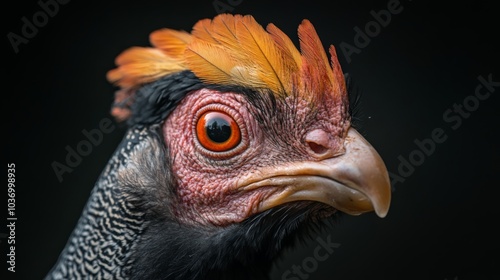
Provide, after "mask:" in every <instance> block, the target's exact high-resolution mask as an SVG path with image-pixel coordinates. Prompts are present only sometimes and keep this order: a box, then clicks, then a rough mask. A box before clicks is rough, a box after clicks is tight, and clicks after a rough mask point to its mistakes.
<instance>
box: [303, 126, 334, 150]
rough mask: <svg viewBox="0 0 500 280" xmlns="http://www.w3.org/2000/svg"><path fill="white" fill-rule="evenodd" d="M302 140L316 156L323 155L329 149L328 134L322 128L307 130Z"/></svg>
mask: <svg viewBox="0 0 500 280" xmlns="http://www.w3.org/2000/svg"><path fill="white" fill-rule="evenodd" d="M304 140H305V142H306V144H307V145H308V146H309V149H310V150H311V151H312V152H313V153H314V154H315V155H317V156H323V155H325V154H327V152H328V151H329V150H330V136H329V135H328V133H326V131H324V130H322V129H315V130H312V131H309V132H308V133H307V135H306V137H305V139H304Z"/></svg>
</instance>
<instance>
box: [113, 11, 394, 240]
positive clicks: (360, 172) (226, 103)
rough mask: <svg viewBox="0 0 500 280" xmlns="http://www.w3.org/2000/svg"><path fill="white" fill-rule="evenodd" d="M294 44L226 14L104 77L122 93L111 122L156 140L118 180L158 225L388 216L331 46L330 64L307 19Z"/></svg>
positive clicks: (381, 182) (166, 34) (131, 52)
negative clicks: (277, 213) (277, 214)
mask: <svg viewBox="0 0 500 280" xmlns="http://www.w3.org/2000/svg"><path fill="white" fill-rule="evenodd" d="M298 39H299V47H298V48H297V47H296V46H295V44H294V43H293V42H292V40H291V39H290V38H289V37H288V36H287V35H285V34H284V33H283V32H282V31H281V30H280V29H278V28H277V27H276V26H275V25H273V24H269V25H267V27H266V28H263V27H262V26H261V25H259V24H258V23H257V22H256V21H255V19H254V18H253V17H252V16H248V15H246V16H242V15H229V14H221V15H218V16H216V17H215V18H213V19H205V20H201V21H199V22H198V23H196V24H195V25H194V27H193V29H192V31H191V32H190V33H188V32H184V31H178V30H173V29H166V28H165V29H160V30H157V31H155V32H153V33H152V34H151V35H150V41H151V44H152V47H132V48H129V49H127V50H125V51H124V52H123V53H122V54H120V55H119V56H118V57H117V59H116V64H117V67H116V68H115V69H112V70H111V71H109V72H108V75H107V77H108V80H109V81H110V82H112V83H113V84H115V85H117V86H119V87H120V90H119V91H118V92H117V94H116V102H115V104H114V106H113V109H112V114H113V115H114V116H115V117H116V118H117V119H118V120H119V121H125V120H126V121H127V122H128V123H129V125H130V126H132V127H140V128H143V127H155V133H156V135H157V137H153V138H154V139H155V140H154V141H153V140H152V141H149V144H148V145H149V146H148V145H142V146H141V145H140V144H139V145H138V147H139V148H137V149H135V151H134V152H133V153H132V154H131V155H130V157H129V158H128V160H129V163H128V164H126V165H124V167H123V168H122V170H121V171H120V172H121V173H120V174H121V175H120V176H119V180H121V182H122V185H124V186H125V185H126V186H128V189H127V190H126V191H124V192H125V193H127V194H128V196H127V197H129V198H130V197H132V198H134V197H135V201H136V202H137V201H138V202H137V203H136V204H137V205H142V207H145V206H144V205H148V206H147V207H146V208H148V207H149V208H148V210H149V211H151V212H153V213H154V214H152V215H153V216H154V217H156V218H158V219H160V218H162V217H163V218H162V219H161V220H162V221H165V219H167V220H168V221H175V222H176V223H178V224H181V225H185V226H187V227H190V228H210V229H212V230H213V231H214V232H218V230H221V229H225V228H234V227H235V226H237V225H239V224H246V225H248V224H249V223H256V222H263V220H258V219H257V218H256V217H262V215H264V213H269V212H272V211H273V209H281V211H283V209H289V213H296V215H300V214H297V213H301V211H303V212H305V211H309V212H308V213H310V215H308V218H307V219H305V220H304V221H314V220H318V219H322V218H325V217H327V216H331V215H333V214H335V213H347V214H350V215H359V214H362V213H366V212H371V211H375V213H376V214H377V215H378V216H380V217H384V216H386V214H387V212H388V209H389V204H390V196H391V195H390V184H389V177H388V172H387V170H386V167H385V165H384V162H383V160H382V159H381V157H380V156H379V154H378V153H377V152H376V151H375V149H374V148H373V147H372V146H371V145H370V144H369V143H368V142H367V141H366V140H365V139H364V138H363V136H362V135H361V134H360V133H358V132H357V131H356V130H355V129H354V128H353V127H352V126H351V117H352V116H351V115H350V114H349V112H350V110H349V106H350V104H349V92H348V90H347V86H346V82H345V78H344V75H343V72H342V69H341V66H340V64H339V62H338V60H337V55H336V52H335V48H334V47H333V46H330V47H329V49H328V54H327V52H326V51H325V49H324V47H323V44H322V42H321V41H320V39H319V37H318V35H317V33H316V31H315V29H314V27H313V25H312V24H311V23H310V22H309V21H308V20H304V21H302V23H301V24H300V25H299V27H298ZM144 135H145V134H144ZM144 135H143V134H141V133H137V134H136V135H135V136H134V137H137V139H139V138H141V137H146V136H144ZM130 138H133V137H130ZM151 139H152V138H151ZM138 142H140V141H139V140H138ZM146 146H148V147H146ZM146 151H148V152H146ZM144 154H147V155H148V156H144ZM152 177H155V179H154V180H152V179H151V178H152ZM145 197H147V199H146V198H145ZM132 200H133V199H132ZM287 211H288V210H287ZM165 217H168V218H165ZM283 218H284V219H285V218H287V216H286V215H284V216H283ZM290 218H292V217H290ZM266 221H267V223H273V225H274V226H275V225H276V224H279V223H281V222H283V221H281V220H272V219H269V220H266ZM276 236H277V235H276Z"/></svg>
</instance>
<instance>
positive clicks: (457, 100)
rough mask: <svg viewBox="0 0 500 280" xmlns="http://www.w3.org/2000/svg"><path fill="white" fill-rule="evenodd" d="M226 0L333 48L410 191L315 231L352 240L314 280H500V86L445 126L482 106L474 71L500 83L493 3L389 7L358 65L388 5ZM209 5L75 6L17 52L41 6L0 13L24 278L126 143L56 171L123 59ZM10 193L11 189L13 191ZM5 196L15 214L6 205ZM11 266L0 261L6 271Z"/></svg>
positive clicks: (100, 113) (99, 106)
mask: <svg viewBox="0 0 500 280" xmlns="http://www.w3.org/2000/svg"><path fill="white" fill-rule="evenodd" d="M221 2H225V3H228V2H229V3H232V4H236V5H233V7H230V6H228V7H230V8H232V12H234V13H241V14H252V15H254V17H255V18H256V19H257V21H259V22H260V23H261V24H262V25H266V24H267V23H271V22H272V23H274V24H276V25H277V26H278V27H279V28H281V29H282V30H283V31H285V33H287V34H288V35H289V36H290V37H291V38H293V40H295V41H296V28H297V26H298V24H299V23H300V22H301V20H302V19H304V18H307V19H309V20H310V21H311V22H312V23H313V25H314V26H315V27H316V29H317V32H318V34H319V36H320V38H321V39H322V42H323V43H324V45H325V47H327V46H328V45H330V44H333V45H335V46H336V47H337V53H338V55H339V60H340V63H341V65H342V67H343V70H344V72H348V73H349V74H350V75H351V77H352V79H353V80H354V82H355V84H356V86H357V87H358V88H359V89H360V90H361V92H362V102H361V108H360V112H361V115H360V118H361V122H360V123H361V130H362V132H363V134H364V135H365V136H366V138H367V139H368V140H369V141H370V142H371V143H372V145H373V146H374V147H375V148H376V149H377V150H378V151H379V153H380V155H381V156H382V158H383V159H384V161H385V162H386V165H387V167H388V170H389V171H390V172H391V173H393V174H399V175H401V176H402V175H405V176H403V177H405V178H404V182H395V183H394V184H393V188H394V192H393V199H392V205H391V209H390V212H389V214H388V216H387V217H386V218H384V219H380V218H378V217H377V216H376V215H375V214H373V213H370V214H365V215H361V216H358V217H352V216H345V217H344V218H342V219H340V220H339V221H338V223H336V224H335V225H333V226H332V227H331V228H329V229H328V230H326V231H324V232H322V233H321V234H319V235H318V236H320V237H321V238H323V239H324V240H326V239H327V238H330V240H331V241H332V242H335V243H339V244H340V247H338V248H337V249H336V250H335V251H334V252H333V253H332V254H331V255H330V256H329V257H328V259H327V260H325V261H322V262H318V266H317V268H316V269H315V270H314V271H312V272H311V273H309V274H308V275H307V276H308V278H307V279H339V280H344V279H441V280H442V279H460V280H461V279H479V277H481V278H482V279H484V278H485V277H488V278H489V277H490V276H493V275H498V274H499V273H498V271H497V269H494V268H495V266H498V263H499V257H498V254H499V241H498V237H499V236H500V235H499V232H498V230H497V229H496V228H497V227H496V224H498V214H499V210H498V208H499V204H500V203H499V202H498V199H499V192H498V188H499V187H500V184H499V183H500V180H499V178H498V175H499V174H500V172H499V171H500V164H499V161H498V158H499V156H498V155H499V151H500V149H499V145H498V143H499V141H498V138H497V137H498V136H497V135H498V129H499V125H498V121H499V115H500V114H499V111H498V105H499V103H498V102H499V98H498V96H497V95H498V93H499V92H500V87H496V88H495V89H496V91H495V92H493V93H491V95H490V96H489V98H487V99H485V100H481V101H479V102H478V104H476V105H478V106H476V107H477V108H473V109H472V110H470V112H468V113H467V116H466V117H462V116H461V117H457V116H460V115H459V114H458V113H454V112H452V113H451V114H450V116H454V117H455V119H460V120H461V123H460V124H458V123H456V121H453V122H450V121H446V119H444V117H443V114H444V113H445V112H447V110H449V109H452V110H453V108H454V107H453V106H454V104H463V102H464V100H468V101H469V102H471V103H469V105H468V106H469V107H468V108H470V106H472V105H474V104H473V103H472V102H473V101H474V98H473V97H472V96H473V95H474V93H475V89H476V87H477V86H478V85H479V84H480V82H479V81H478V79H477V78H478V76H482V77H484V78H487V77H488V75H492V80H494V81H500V73H499V72H498V50H499V45H498V43H496V42H495V40H498V27H499V26H498V23H495V24H494V23H493V22H496V21H495V20H494V18H495V17H497V16H498V15H497V12H494V10H495V9H494V8H493V7H491V6H488V5H487V4H476V3H471V2H470V3H469V2H467V3H466V4H458V2H457V3H456V4H457V5H456V6H443V7H438V6H436V3H432V2H427V1H409V0H406V1H403V0H402V1H401V4H400V6H401V7H402V8H403V10H402V11H401V12H400V13H398V14H393V15H392V17H391V20H390V23H389V24H388V25H387V26H386V27H382V28H381V30H380V32H378V33H377V34H375V35H374V36H373V38H371V40H370V42H369V43H368V44H367V45H366V46H365V47H364V48H360V52H359V53H356V54H353V55H351V57H350V59H351V61H350V62H349V61H348V60H347V58H346V56H345V55H343V53H342V51H341V50H340V45H341V43H344V44H345V43H347V44H350V45H352V46H355V43H354V39H355V35H356V32H355V30H354V28H355V27H359V28H360V29H364V28H365V25H366V24H367V23H370V22H372V21H373V20H374V19H373V16H372V15H371V14H370V11H371V10H374V11H379V10H382V9H387V3H388V2H390V1H370V2H359V1H337V2H332V3H331V4H329V5H326V2H324V3H322V1H317V0H308V1H287V2H285V1H273V2H272V3H269V2H270V1H268V2H267V3H266V2H265V1H259V3H260V4H259V3H254V2H255V1H251V0H232V1H231V0H229V1H227V0H221ZM213 3H214V1H212V0H208V1H176V2H175V3H174V1H150V0H142V1H129V2H126V3H123V2H119V1H117V2H114V4H112V3H108V2H106V3H105V4H102V3H96V2H95V1H70V2H69V3H67V4H64V5H62V4H60V5H59V11H58V12H57V13H55V15H54V16H53V17H49V19H48V21H47V23H46V24H45V25H44V26H42V27H40V28H38V30H37V32H35V33H36V34H34V36H33V38H29V39H28V42H27V43H26V44H21V45H20V46H19V51H18V52H17V53H15V52H14V49H13V47H12V45H11V43H10V42H9V40H8V36H7V34H9V32H13V33H16V34H18V35H22V30H21V29H22V27H23V24H24V23H23V21H22V18H23V17H27V18H28V19H29V20H30V21H32V17H33V15H34V14H35V13H36V12H38V11H40V10H41V7H40V6H39V4H37V2H36V1H21V2H15V3H9V6H4V7H3V8H2V9H3V13H2V14H3V17H4V27H5V28H6V29H5V31H4V32H3V34H4V41H3V47H4V50H3V53H4V54H5V55H6V57H5V59H4V60H3V61H6V63H5V62H4V63H3V65H4V66H3V69H4V72H5V73H4V74H3V76H4V77H5V81H4V87H3V94H2V104H3V106H4V109H3V112H5V116H6V126H7V130H6V131H4V133H3V138H4V141H3V143H4V151H5V152H4V153H5V161H6V163H10V162H13V163H15V164H16V176H17V177H16V217H17V218H18V220H17V222H16V273H15V275H16V276H17V279H41V278H42V277H43V276H44V275H45V274H46V273H47V272H48V270H49V269H50V268H51V267H52V265H53V264H54V263H55V261H56V259H57V257H58V254H59V253H60V251H61V250H62V249H63V247H64V245H65V243H66V241H67V239H68V236H69V234H70V232H71V231H72V229H73V227H74V226H75V224H76V222H77V219H78V217H79V215H80V212H81V210H82V208H83V207H84V204H85V203H86V200H87V198H88V196H89V193H90V191H91V189H92V187H93V184H94V182H95V181H96V179H97V177H98V176H99V174H100V172H101V170H102V169H103V168H104V166H105V165H106V163H107V160H108V159H109V157H110V156H111V154H112V153H113V151H114V148H115V147H116V146H117V144H118V143H119V141H120V140H121V137H122V136H123V133H124V130H123V129H122V128H119V127H118V126H114V127H116V128H115V129H114V130H113V132H111V133H107V134H105V135H104V137H103V140H102V142H101V143H100V144H99V145H97V146H95V147H93V149H92V152H91V153H90V154H89V155H88V156H86V157H83V159H82V162H81V164H79V165H78V166H77V167H75V168H74V169H73V171H72V172H71V173H65V174H64V175H63V181H62V182H59V181H58V179H57V177H56V175H55V173H54V171H53V170H52V167H51V164H52V163H53V162H54V161H58V162H61V163H64V161H65V156H66V153H67V152H66V150H65V147H66V146H70V147H72V148H75V147H76V146H77V144H78V143H79V142H81V141H82V140H85V139H86V138H85V136H84V134H82V130H84V129H85V130H92V129H98V128H99V122H100V121H101V120H102V119H104V118H110V115H109V108H110V104H111V102H112V101H113V92H114V88H113V87H112V86H111V85H109V84H108V83H107V81H106V79H105V74H106V72H107V71H108V70H109V69H111V68H113V67H114V58H115V57H116V56H117V55H118V54H119V53H120V52H121V51H122V50H124V49H125V48H128V47H130V46H134V45H139V46H146V45H148V44H149V43H148V35H149V33H150V32H151V31H154V30H156V29H159V28H162V27H169V28H176V29H184V30H187V31H190V29H191V27H192V26H193V24H194V23H195V22H196V21H197V20H199V19H201V18H206V17H209V18H211V17H213V16H215V15H216V14H217V13H218V11H217V10H216V9H215V7H214V5H213ZM5 5H6V4H5ZM330 6H331V7H330ZM219 11H220V10H219ZM227 11H230V10H227ZM482 90H483V91H482V92H484V93H486V91H484V90H485V89H482ZM471 100H472V101H471ZM476 100H477V99H476ZM453 125H456V129H453V128H452V126H453ZM436 128H438V129H442V130H443V131H444V133H445V134H446V140H445V141H444V142H443V143H435V149H434V151H433V152H431V153H429V154H428V155H427V156H425V158H423V159H422V160H423V162H421V163H419V164H416V165H418V166H415V167H414V170H413V171H411V170H410V171H411V172H410V171H408V170H406V173H405V174H403V173H401V172H400V171H398V167H399V166H400V164H401V162H402V161H404V160H409V156H410V154H413V155H415V154H416V153H418V152H415V151H417V150H418V146H417V145H416V144H415V140H424V139H427V138H430V137H431V135H432V131H433V130H434V129H436ZM4 164H5V163H4ZM403 172H404V170H403ZM6 194H7V190H6V187H5V188H4V191H2V197H4V196H5V195H6ZM2 201H3V202H2V204H1V205H2V207H4V208H7V206H6V204H4V202H5V201H6V197H5V199H2ZM5 212H6V210H2V213H4V214H3V215H5V214H6V213H5ZM2 220H4V221H5V218H2ZM2 224H3V222H2ZM5 232H7V230H6V228H4V227H2V228H0V234H2V235H0V237H1V238H2V239H1V245H0V246H2V248H1V249H2V252H1V254H2V260H3V258H4V257H5V254H6V252H7V251H6V248H5V244H6V239H5ZM318 244H319V243H318V242H317V240H316V236H313V238H312V239H311V240H309V241H308V242H306V243H305V244H302V245H300V246H299V247H297V248H296V249H294V250H290V251H287V252H285V255H284V257H283V259H282V260H281V261H280V262H278V263H277V265H276V266H275V269H274V271H273V278H272V279H276V280H278V279H282V275H283V273H284V272H285V271H286V270H288V269H291V267H292V265H293V264H297V265H301V264H302V263H303V261H304V260H306V259H307V258H308V257H311V256H313V251H314V248H315V247H316V246H318ZM6 269H7V265H6V263H5V261H2V270H3V271H6ZM9 276H10V277H12V273H9ZM1 278H2V279H6V278H4V277H3V276H2V277H1ZM7 279H10V278H7ZM284 279H285V278H284ZM289 279H293V278H289Z"/></svg>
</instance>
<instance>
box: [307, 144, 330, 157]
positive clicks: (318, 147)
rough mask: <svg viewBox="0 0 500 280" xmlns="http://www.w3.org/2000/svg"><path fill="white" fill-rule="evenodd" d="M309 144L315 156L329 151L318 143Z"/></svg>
mask: <svg viewBox="0 0 500 280" xmlns="http://www.w3.org/2000/svg"><path fill="white" fill-rule="evenodd" d="M307 144H308V145H309V148H310V149H311V150H312V151H313V152H314V153H315V154H318V155H322V154H324V153H326V151H327V150H328V148H327V147H325V146H323V145H321V144H318V143H314V142H307Z"/></svg>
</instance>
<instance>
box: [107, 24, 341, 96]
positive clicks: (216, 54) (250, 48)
mask: <svg viewBox="0 0 500 280" xmlns="http://www.w3.org/2000/svg"><path fill="white" fill-rule="evenodd" d="M298 37H299V42H300V51H299V50H298V49H297V48H296V47H295V45H294V44H293V42H292V41H291V40H290V38H289V37H288V36H287V35H286V34H284V33H283V32H282V31H281V30H280V29H278V28H277V27H276V26H275V25H274V24H269V25H268V26H267V28H266V29H264V28H263V27H262V26H261V25H259V24H258V23H257V22H256V21H255V19H254V18H253V17H252V16H249V15H246V16H242V15H230V14H221V15H218V16H216V17H215V18H214V19H213V20H210V19H203V20H200V21H198V22H197V23H196V24H195V25H194V27H193V30H192V32H191V34H189V33H187V32H184V31H176V30H172V29H166V28H164V29H160V30H157V31H154V32H153V33H151V35H150V42H151V44H152V45H153V48H141V47H132V48H130V49H128V50H126V51H124V52H123V53H122V54H120V55H119V56H118V57H117V59H116V64H117V66H118V67H117V68H115V69H113V70H110V71H109V72H108V75H107V78H108V80H109V81H110V82H112V83H115V84H117V85H119V86H120V87H122V88H132V87H137V86H140V85H141V84H144V83H148V82H152V81H155V80H157V79H159V78H161V77H162V76H165V75H168V74H172V73H175V72H179V71H183V70H190V71H192V72H193V73H194V74H195V75H196V76H197V77H198V78H199V79H201V80H202V81H204V82H206V83H209V84H218V85H237V86H243V87H249V88H253V89H257V90H259V89H269V90H271V91H272V92H274V93H275V94H278V95H285V96H287V95H290V94H297V95H300V96H304V97H306V96H321V95H323V94H329V95H336V96H344V95H345V89H346V87H345V82H344V76H343V73H342V69H341V67H340V64H339V62H338V60H337V55H336V52H335V48H334V47H333V46H330V49H329V53H330V61H329V60H328V57H327V54H326V52H325V50H324V48H323V45H322V43H321V41H320V39H319V37H318V35H317V33H316V31H315V29H314V27H313V25H312V24H311V23H310V22H309V21H308V20H304V21H302V23H301V24H300V25H299V28H298Z"/></svg>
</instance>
